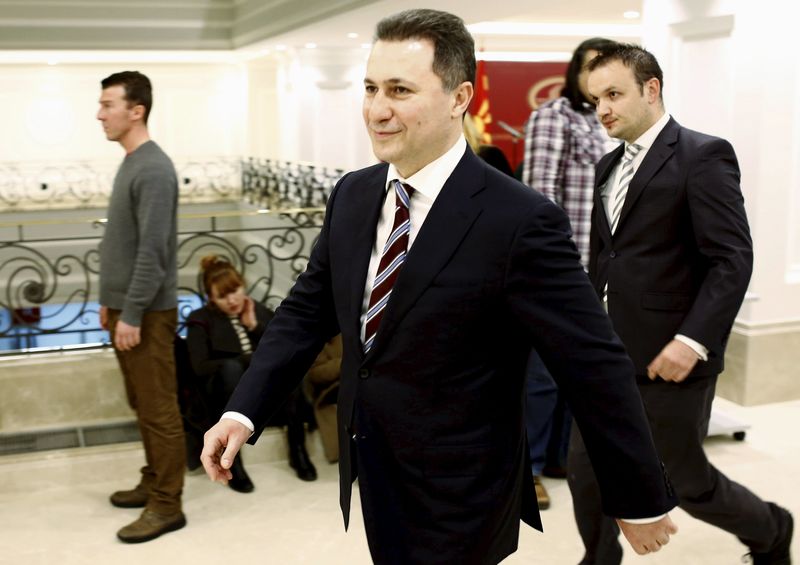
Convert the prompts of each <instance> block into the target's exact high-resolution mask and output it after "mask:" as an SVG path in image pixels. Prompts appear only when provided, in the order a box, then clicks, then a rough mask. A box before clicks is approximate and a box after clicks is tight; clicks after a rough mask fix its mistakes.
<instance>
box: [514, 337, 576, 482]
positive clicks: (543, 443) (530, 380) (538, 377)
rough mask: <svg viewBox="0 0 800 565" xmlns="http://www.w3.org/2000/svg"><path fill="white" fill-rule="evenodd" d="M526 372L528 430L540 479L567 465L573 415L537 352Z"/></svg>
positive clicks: (529, 441) (532, 463)
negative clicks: (546, 472) (546, 471)
mask: <svg viewBox="0 0 800 565" xmlns="http://www.w3.org/2000/svg"><path fill="white" fill-rule="evenodd" d="M526 372H527V376H526V379H525V393H526V403H525V428H526V431H527V434H528V450H529V453H530V459H531V473H532V474H533V475H534V476H537V477H539V476H541V475H542V470H543V469H544V468H545V466H552V467H563V466H565V465H566V459H567V446H568V443H569V430H570V427H571V424H572V416H571V415H570V412H569V409H568V408H567V405H566V403H565V402H564V399H563V398H562V397H561V395H560V394H559V392H558V386H556V382H555V380H553V377H552V376H550V372H549V371H548V370H547V367H545V366H544V363H543V362H542V359H541V357H539V354H538V353H536V351H535V350H531V354H530V356H529V358H528V367H527V370H526Z"/></svg>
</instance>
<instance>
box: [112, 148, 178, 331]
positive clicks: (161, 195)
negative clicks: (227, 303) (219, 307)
mask: <svg viewBox="0 0 800 565" xmlns="http://www.w3.org/2000/svg"><path fill="white" fill-rule="evenodd" d="M177 208H178V179H177V176H176V174H175V167H174V166H173V164H172V161H171V160H170V158H169V157H167V154H166V153H164V151H162V149H161V148H160V147H159V146H158V145H156V143H155V142H153V141H147V142H146V143H143V144H142V145H140V146H139V147H138V148H137V149H136V150H135V151H134V152H133V153H131V154H130V155H127V156H126V157H125V160H124V161H123V162H122V165H120V167H119V170H118V171H117V176H116V177H115V178H114V189H113V191H112V192H111V199H110V200H109V203H108V223H107V224H106V229H105V235H104V236H103V241H102V243H101V244H100V304H102V305H103V306H108V307H109V308H113V309H116V310H122V314H121V316H120V319H121V320H122V321H123V322H125V323H126V324H130V325H132V326H140V325H141V321H142V314H143V313H144V312H148V311H158V310H168V309H170V308H175V307H176V306H177V278H178V275H177V271H178V269H177V259H176V252H175V249H176V242H177V235H176V231H177V227H176V224H177V217H176V215H177Z"/></svg>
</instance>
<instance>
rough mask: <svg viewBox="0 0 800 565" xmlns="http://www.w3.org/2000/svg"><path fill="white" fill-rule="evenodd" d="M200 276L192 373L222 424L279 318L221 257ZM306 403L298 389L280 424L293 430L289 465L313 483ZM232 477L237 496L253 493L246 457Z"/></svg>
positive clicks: (206, 263) (192, 319)
mask: <svg viewBox="0 0 800 565" xmlns="http://www.w3.org/2000/svg"><path fill="white" fill-rule="evenodd" d="M200 275H201V279H202V281H203V290H204V291H205V292H206V294H207V297H208V301H207V302H206V305H205V306H203V307H202V308H199V309H197V310H195V311H193V312H192V313H191V314H189V317H188V319H187V322H186V325H187V345H188V348H189V358H190V361H191V364H192V369H193V370H194V372H195V374H196V375H197V376H198V377H200V378H204V379H206V382H205V383H204V388H205V391H206V393H207V394H208V405H209V409H210V410H211V411H212V416H213V417H215V419H219V417H220V416H221V415H222V411H223V409H224V407H225V404H226V403H227V402H228V399H229V398H230V396H231V394H232V393H233V390H234V389H235V388H236V385H237V384H238V383H239V379H240V378H241V376H242V375H243V374H244V371H245V369H247V367H248V366H249V364H250V358H251V356H252V353H253V349H254V348H255V347H256V345H258V342H259V340H260V339H261V335H262V334H263V333H264V330H265V328H266V327H267V324H268V323H269V321H270V320H271V319H272V317H273V313H272V312H271V311H270V310H268V309H267V308H266V307H265V306H264V305H263V304H261V303H259V302H256V301H255V300H253V299H252V298H250V297H249V296H247V294H246V293H245V288H244V279H243V278H242V275H241V274H239V272H238V271H237V270H236V269H235V268H234V267H233V265H231V263H229V262H228V261H227V260H226V259H224V258H222V257H218V256H216V255H209V256H207V257H203V259H202V260H201V262H200ZM305 402H306V400H305V398H304V397H303V394H302V392H301V390H300V387H298V388H297V390H296V391H295V392H294V393H293V394H292V397H291V398H290V399H289V401H288V402H287V403H286V405H285V406H284V410H283V414H281V415H279V417H281V416H282V417H281V418H280V419H281V421H282V422H286V424H287V428H288V434H287V435H288V440H289V464H290V465H291V466H292V468H293V469H294V470H295V472H296V473H297V476H298V478H300V479H302V480H304V481H313V480H315V479H316V478H317V470H316V469H315V468H314V465H313V464H312V463H311V460H310V459H309V457H308V453H307V452H306V447H305V427H304V421H303V415H304V403H305ZM231 473H232V474H233V479H232V480H231V481H229V482H228V485H229V486H230V487H231V488H232V489H233V490H235V491H238V492H251V491H252V490H253V488H254V487H253V482H252V481H251V480H250V477H249V476H248V475H247V472H246V471H245V469H244V465H243V464H242V458H241V453H240V454H239V455H237V457H236V459H235V460H234V462H233V466H232V467H231Z"/></svg>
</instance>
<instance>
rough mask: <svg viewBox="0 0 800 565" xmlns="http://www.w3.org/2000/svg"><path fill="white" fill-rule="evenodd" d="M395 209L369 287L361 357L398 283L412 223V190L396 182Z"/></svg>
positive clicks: (367, 348)
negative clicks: (370, 286) (409, 209)
mask: <svg viewBox="0 0 800 565" xmlns="http://www.w3.org/2000/svg"><path fill="white" fill-rule="evenodd" d="M392 184H393V185H394V193H395V209H394V224H393V225H392V233H391V235H390V236H389V239H387V240H386V245H384V246H383V252H382V253H381V260H380V263H379V264H378V272H377V274H376V275H375V281H374V282H373V283H372V291H371V292H370V295H369V306H368V307H367V318H366V328H365V331H364V353H366V352H367V351H369V350H370V348H371V347H372V343H373V342H374V341H375V334H377V333H378V326H379V325H380V323H381V318H383V311H384V309H385V308H386V304H388V303H389V297H390V296H391V294H392V287H393V286H394V282H395V281H396V280H397V277H398V275H399V274H400V270H401V268H402V266H403V262H404V261H405V259H406V252H407V251H408V234H409V230H410V228H411V222H410V220H409V215H408V206H409V202H410V200H411V196H412V195H413V194H414V189H413V188H412V187H410V186H408V185H407V184H403V183H401V182H400V181H399V180H395V181H394V182H393V183H392Z"/></svg>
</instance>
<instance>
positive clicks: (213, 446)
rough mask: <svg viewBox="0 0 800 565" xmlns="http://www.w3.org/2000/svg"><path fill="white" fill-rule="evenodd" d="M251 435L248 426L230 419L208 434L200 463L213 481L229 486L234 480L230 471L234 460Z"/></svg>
mask: <svg viewBox="0 0 800 565" xmlns="http://www.w3.org/2000/svg"><path fill="white" fill-rule="evenodd" d="M250 433H251V432H250V430H249V429H248V428H247V426H245V425H244V424H242V423H240V422H237V421H236V420H231V419H229V418H223V419H222V420H220V421H219V422H217V423H216V424H215V425H214V427H213V428H211V429H210V430H208V431H207V432H206V434H205V436H203V452H202V453H201V454H200V462H201V463H202V464H203V468H204V469H205V470H206V474H207V475H208V477H209V478H210V479H211V480H212V481H216V482H220V483H222V484H224V485H227V484H228V481H230V480H231V479H232V478H233V475H232V474H231V471H230V468H231V465H233V459H234V457H236V454H237V453H239V449H241V447H242V445H243V444H244V442H246V441H247V438H249V437H250Z"/></svg>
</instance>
